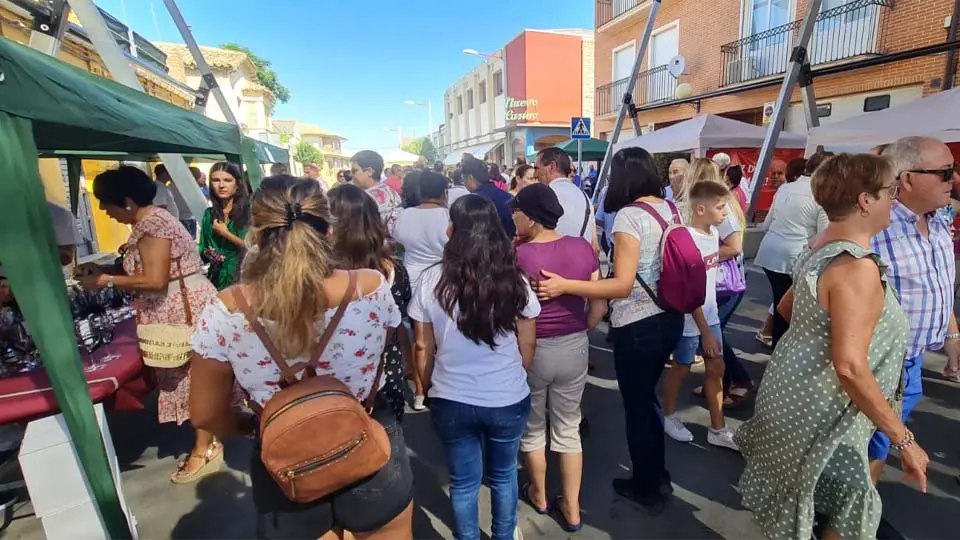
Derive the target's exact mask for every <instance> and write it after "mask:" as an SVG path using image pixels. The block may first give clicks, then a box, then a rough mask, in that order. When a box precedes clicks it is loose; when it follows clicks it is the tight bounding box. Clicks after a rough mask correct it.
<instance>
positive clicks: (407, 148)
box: [401, 137, 437, 163]
mask: <svg viewBox="0 0 960 540" xmlns="http://www.w3.org/2000/svg"><path fill="white" fill-rule="evenodd" d="M401 150H403V151H404V152H410V153H411V154H416V155H418V156H423V157H424V158H425V159H426V160H427V161H428V162H430V163H433V162H434V161H436V160H437V149H436V147H435V146H433V142H431V141H430V139H429V138H427V137H419V138H417V139H414V140H412V141H410V142H408V143H407V144H405V145H403V148H401Z"/></svg>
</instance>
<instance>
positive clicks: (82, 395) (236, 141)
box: [0, 37, 260, 539]
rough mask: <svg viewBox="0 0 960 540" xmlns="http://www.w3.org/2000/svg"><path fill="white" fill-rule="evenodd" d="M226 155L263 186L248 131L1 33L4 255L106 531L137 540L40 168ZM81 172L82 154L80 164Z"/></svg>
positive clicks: (0, 252) (0, 253)
mask: <svg viewBox="0 0 960 540" xmlns="http://www.w3.org/2000/svg"><path fill="white" fill-rule="evenodd" d="M58 150H68V151H76V152H89V151H106V152H120V153H124V154H143V155H153V154H155V153H179V154H216V155H224V156H227V157H228V158H229V159H231V160H233V161H236V162H238V163H240V162H242V163H245V164H246V165H247V169H248V171H250V176H251V179H250V180H251V182H253V183H254V185H257V184H259V181H260V170H259V167H258V166H257V158H256V156H257V148H256V144H254V142H253V141H252V140H251V139H244V138H243V137H242V136H241V133H240V131H239V129H238V128H237V127H236V126H233V125H230V124H224V123H222V122H216V121H214V120H210V119H208V118H205V117H203V116H201V115H199V114H196V113H193V112H191V111H187V110H184V109H181V108H179V107H176V106H174V105H171V104H169V103H166V102H163V101H161V100H159V99H156V98H153V97H151V96H148V95H146V94H143V93H142V92H139V91H137V90H133V89H131V88H127V87H126V86H123V85H121V84H118V83H115V82H113V81H110V80H107V79H104V78H102V77H98V76H96V75H92V74H90V73H87V72H86V71H84V70H82V69H78V68H75V67H73V66H70V65H67V64H65V63H63V62H61V61H59V60H57V59H55V58H52V57H50V56H47V55H44V54H42V53H40V52H37V51H34V50H32V49H29V48H27V47H24V46H22V45H19V44H17V43H14V42H12V41H10V40H8V39H6V38H2V37H0V201H3V211H2V212H0V261H3V266H4V270H5V272H6V274H7V278H8V279H9V281H10V285H11V287H12V289H13V290H14V291H15V292H16V295H17V301H18V303H19V305H20V308H21V310H22V311H23V314H24V317H25V318H26V320H27V321H28V323H29V324H30V329H31V334H32V336H33V338H34V341H35V343H36V345H37V349H38V350H39V352H40V354H41V356H42V358H43V361H44V366H45V367H46V369H47V372H48V374H49V376H50V380H51V383H52V386H53V390H54V394H55V395H56V398H57V402H58V404H59V405H60V409H61V410H62V411H63V415H64V418H65V420H66V424H67V427H68V429H69V431H70V434H71V437H72V439H73V445H74V449H75V451H76V453H77V456H78V458H79V460H80V463H81V464H82V466H83V469H84V472H85V473H86V480H87V483H88V485H89V486H90V489H91V492H92V493H93V496H94V499H95V501H96V504H97V507H98V509H99V512H100V517H101V518H102V520H103V523H104V526H105V529H106V534H107V536H108V537H110V538H118V539H123V538H130V537H131V532H130V529H129V525H128V523H127V520H126V516H125V515H124V514H123V512H122V510H121V507H120V504H119V501H118V498H117V492H116V489H115V487H114V484H113V478H112V476H111V473H110V469H109V465H108V461H107V456H106V451H105V449H104V446H103V440H102V438H101V436H100V431H99V428H98V427H97V424H96V420H95V417H94V411H93V404H92V403H91V401H90V397H89V394H88V391H87V385H86V381H85V379H84V376H83V368H82V365H81V361H80V356H79V354H78V350H77V346H76V339H75V336H74V328H73V320H72V318H71V316H70V311H69V308H68V300H67V294H66V289H65V287H64V283H63V275H62V273H61V271H60V265H59V260H58V256H57V250H56V245H55V242H54V236H53V227H52V224H51V221H50V215H49V213H48V211H47V209H46V205H45V201H46V198H45V195H44V191H43V185H42V182H41V179H40V174H39V170H38V167H37V157H38V156H39V155H41V154H42V153H43V152H52V151H58ZM72 168H73V169H74V173H73V174H75V173H76V171H75V170H76V169H77V167H76V160H74V166H73V167H72Z"/></svg>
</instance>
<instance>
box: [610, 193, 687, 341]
mask: <svg viewBox="0 0 960 540" xmlns="http://www.w3.org/2000/svg"><path fill="white" fill-rule="evenodd" d="M650 206H652V207H653V208H654V209H655V210H657V212H659V213H660V216H661V217H663V219H664V220H665V221H666V222H667V223H670V222H671V221H672V220H673V216H672V214H671V211H670V207H669V206H668V205H667V203H665V202H662V203H651V204H650ZM613 233H614V234H616V233H624V234H628V235H630V236H632V237H633V238H635V239H636V240H637V241H639V242H640V258H639V260H638V261H637V273H638V274H640V277H642V278H643V281H644V282H645V283H646V284H647V285H648V286H650V288H651V289H654V290H656V288H657V283H658V282H659V281H660V266H661V264H662V261H661V260H660V237H661V236H663V228H661V227H660V224H659V223H657V222H656V220H654V219H653V217H652V216H651V215H650V214H648V213H647V212H646V210H643V209H642V208H638V207H636V206H626V207H624V208H622V209H621V210H620V211H619V212H617V217H616V218H615V219H614V221H613ZM662 312H663V310H662V309H660V308H659V307H657V305H656V304H655V303H654V302H653V299H652V298H650V295H649V294H647V292H646V291H645V290H644V289H643V287H642V286H641V285H640V283H639V282H637V281H634V284H633V290H631V291H630V295H629V296H628V297H626V298H618V299H616V300H612V301H611V302H610V324H611V325H612V326H613V327H615V328H619V327H621V326H626V325H628V324H630V323H634V322H636V321H639V320H642V319H646V318H647V317H652V316H654V315H657V314H658V313H662Z"/></svg>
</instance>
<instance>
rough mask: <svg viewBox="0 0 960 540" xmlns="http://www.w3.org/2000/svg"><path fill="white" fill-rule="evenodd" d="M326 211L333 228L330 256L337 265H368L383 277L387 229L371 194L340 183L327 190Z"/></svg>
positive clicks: (386, 253)
mask: <svg viewBox="0 0 960 540" xmlns="http://www.w3.org/2000/svg"><path fill="white" fill-rule="evenodd" d="M328 198H329V199H330V214H331V215H332V216H333V219H334V221H335V223H336V225H335V226H334V228H333V254H334V255H333V256H334V259H335V261H336V262H335V264H336V266H337V267H338V268H342V269H344V270H357V269H360V268H369V269H371V270H377V271H379V272H381V273H383V275H384V276H387V273H388V272H389V268H388V267H387V264H386V261H387V259H389V258H390V250H389V248H388V247H387V243H386V238H387V229H386V227H384V225H383V220H382V219H380V211H379V210H377V203H376V202H375V201H374V200H373V197H371V196H370V195H367V193H366V192H364V191H363V189H361V188H359V187H357V186H355V185H353V184H340V185H339V186H337V187H335V188H333V189H331V190H330V192H329V194H328Z"/></svg>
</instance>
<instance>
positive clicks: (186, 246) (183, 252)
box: [123, 206, 203, 278]
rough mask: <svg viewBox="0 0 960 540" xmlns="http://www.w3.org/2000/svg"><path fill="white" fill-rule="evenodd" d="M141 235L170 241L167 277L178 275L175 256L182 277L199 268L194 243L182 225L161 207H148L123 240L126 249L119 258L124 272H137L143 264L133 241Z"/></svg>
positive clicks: (136, 241) (136, 240)
mask: <svg viewBox="0 0 960 540" xmlns="http://www.w3.org/2000/svg"><path fill="white" fill-rule="evenodd" d="M144 236H150V237H153V238H163V239H165V240H170V277H171V278H178V277H180V272H179V271H178V270H177V262H176V260H177V259H180V261H179V262H180V269H181V270H182V271H183V275H184V276H189V275H190V274H196V273H197V272H199V271H200V269H201V268H202V267H203V261H202V260H201V259H200V254H199V253H197V245H196V243H195V242H194V241H193V238H192V237H191V236H190V233H189V232H187V229H185V228H184V227H183V224H182V223H180V222H179V221H177V218H175V217H173V214H171V213H170V212H168V211H166V210H165V209H163V208H160V207H157V206H151V207H150V208H149V209H148V213H147V215H146V216H144V218H143V219H141V220H140V221H138V222H136V223H135V224H134V225H133V229H132V230H131V231H130V238H129V239H128V240H127V244H126V246H125V248H126V252H125V253H124V257H123V270H124V271H125V272H126V273H127V275H131V276H132V275H136V274H139V273H140V271H141V268H142V267H143V263H142V262H141V259H140V250H139V249H138V248H137V243H138V242H140V240H141V239H142V238H143V237H144Z"/></svg>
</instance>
